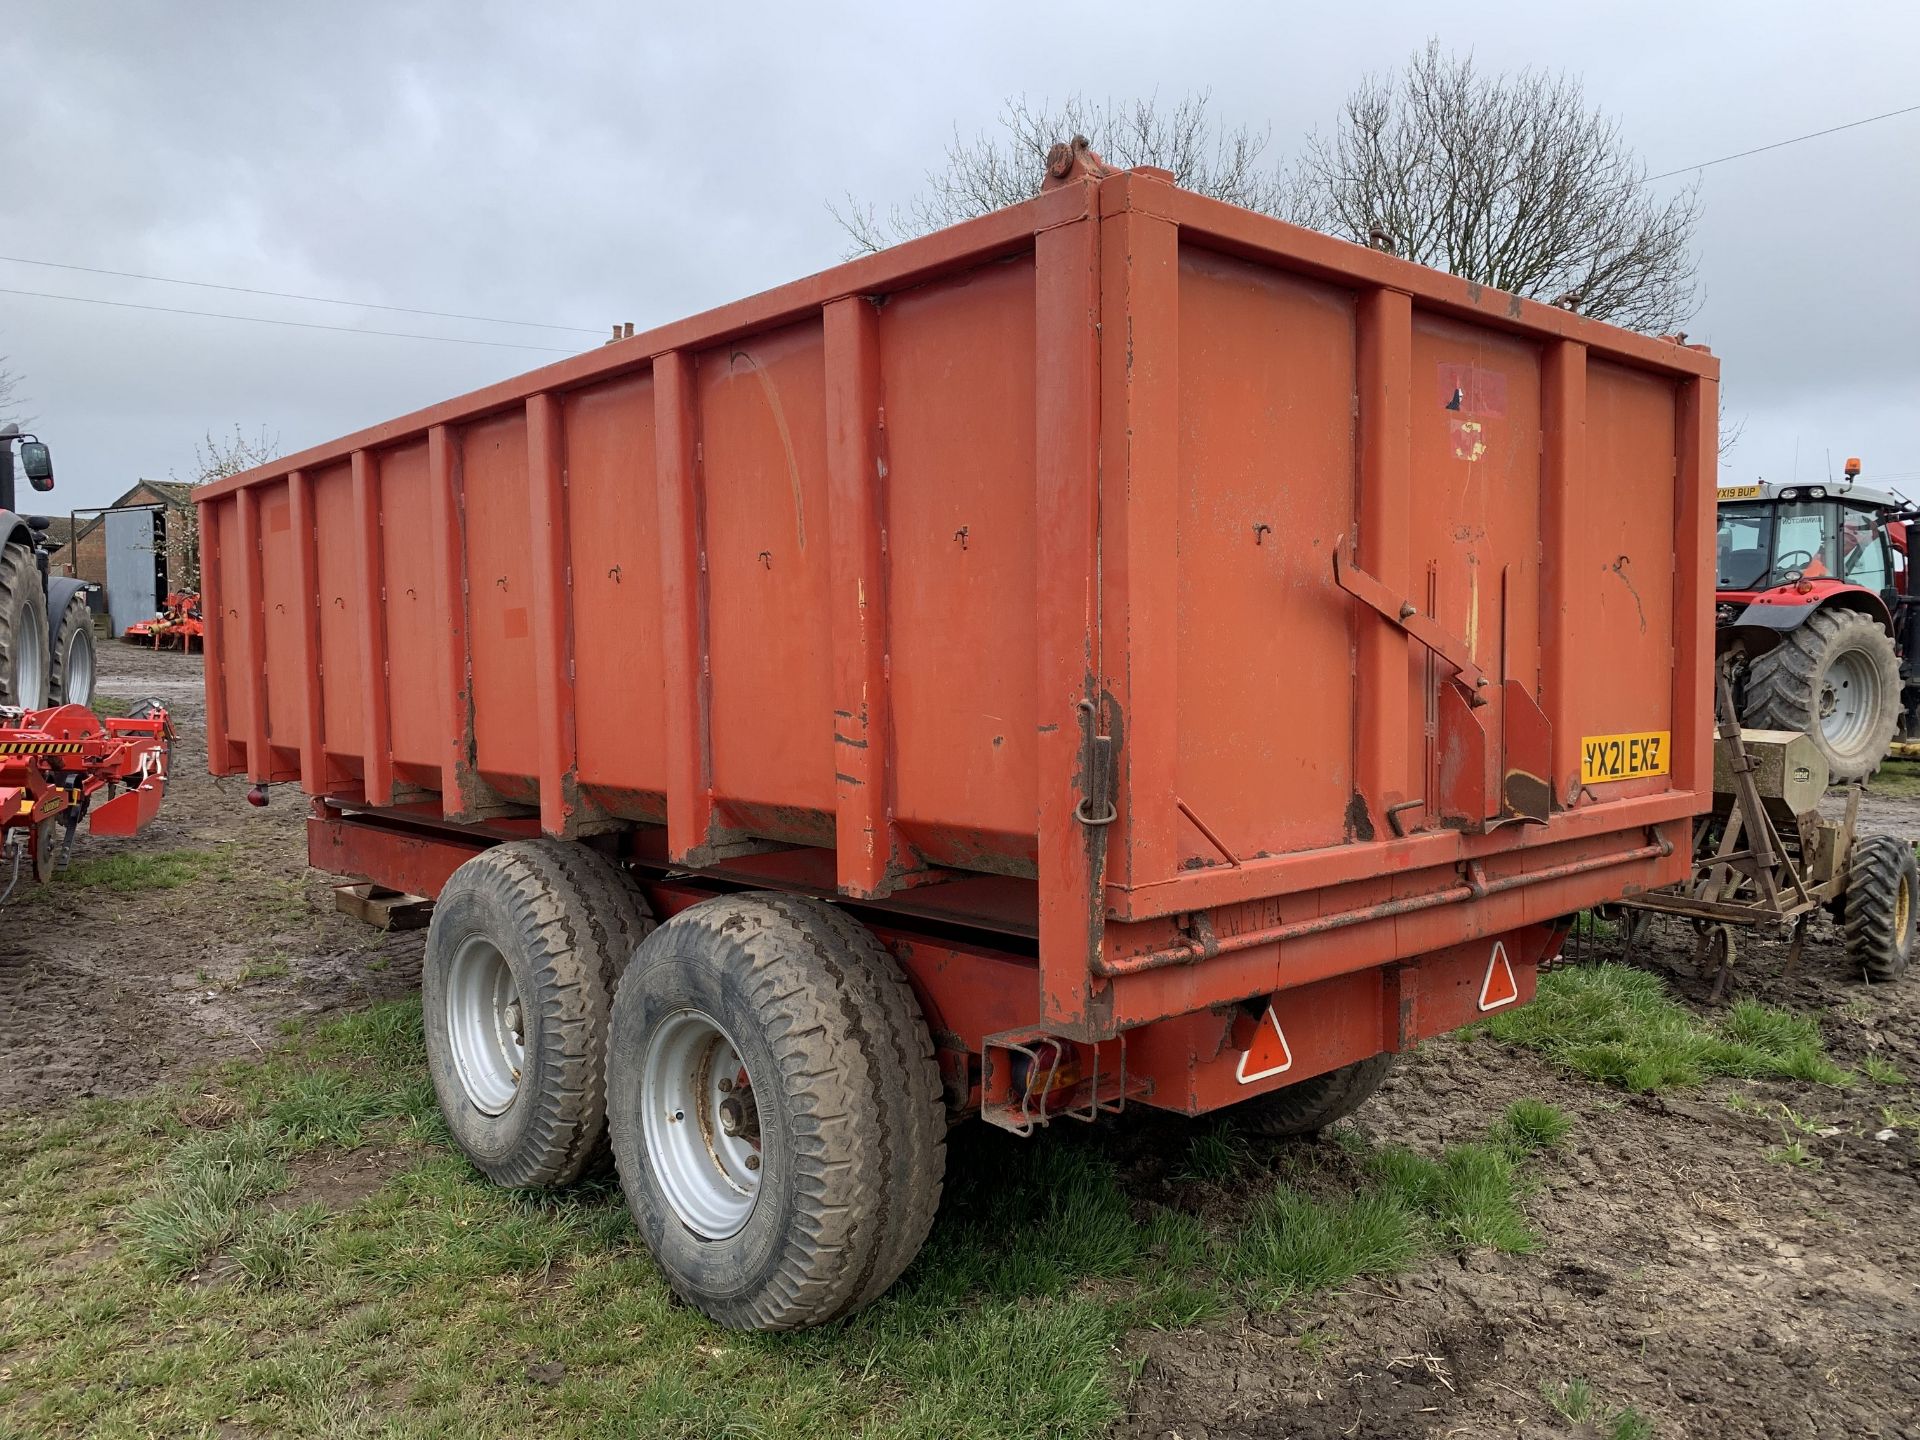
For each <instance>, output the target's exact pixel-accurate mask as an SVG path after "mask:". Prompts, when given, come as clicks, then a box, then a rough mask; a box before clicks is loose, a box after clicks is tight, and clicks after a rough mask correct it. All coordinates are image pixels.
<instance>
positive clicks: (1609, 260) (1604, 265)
mask: <svg viewBox="0 0 1920 1440" xmlns="http://www.w3.org/2000/svg"><path fill="white" fill-rule="evenodd" d="M1699 200H1700V197H1699V190H1698V188H1697V186H1695V187H1689V188H1687V189H1683V190H1681V191H1679V192H1678V193H1676V194H1674V195H1672V196H1671V197H1669V198H1667V199H1665V200H1662V199H1659V198H1657V197H1655V196H1654V195H1653V194H1652V193H1651V192H1650V191H1649V190H1648V189H1647V185H1646V166H1645V165H1644V164H1643V163H1642V162H1641V160H1640V159H1639V157H1638V156H1637V155H1635V153H1634V152H1633V150H1632V149H1631V148H1630V147H1629V146H1628V145H1627V143H1626V141H1625V140H1624V138H1623V137H1622V134H1621V129H1620V124H1619V122H1618V121H1617V120H1615V119H1612V118H1611V117H1609V116H1607V115H1605V114H1604V113H1602V112H1601V111H1599V110H1597V109H1594V108H1592V107H1591V106H1589V104H1588V103H1587V99H1586V95H1585V92H1584V90H1583V89H1582V87H1581V84H1580V82H1579V81H1578V80H1577V79H1575V78H1573V77H1571V76H1568V75H1565V74H1550V73H1548V72H1546V71H1541V70H1522V71H1520V72H1518V73H1517V74H1507V75H1487V74H1484V73H1482V72H1481V71H1479V70H1478V69H1476V68H1475V66H1474V62H1473V57H1472V56H1471V55H1466V56H1451V55H1448V54H1446V53H1445V52H1443V51H1442V50H1441V48H1440V45H1439V42H1438V41H1429V42H1428V44H1427V46H1426V48H1425V49H1424V50H1420V51H1416V52H1415V53H1414V55H1413V57H1412V58H1411V59H1410V60H1409V61H1408V63H1407V65H1406V68H1405V69H1404V70H1403V71H1400V72H1398V73H1395V74H1386V75H1370V76H1368V77H1366V78H1365V79H1364V80H1363V81H1362V82H1361V83H1360V85H1359V87H1358V88H1357V89H1355V90H1354V92H1353V93H1352V94H1351V95H1350V96H1348V98H1347V102H1346V105H1345V108H1344V109H1343V111H1342V113H1341V116H1340V118H1339V120H1338V121H1337V122H1336V124H1335V126H1334V129H1333V131H1332V132H1331V133H1330V134H1323V133H1320V132H1318V131H1316V132H1315V133H1314V134H1312V135H1310V136H1309V137H1308V138H1307V142H1306V148H1305V151H1304V153H1303V154H1302V155H1301V157H1300V159H1299V161H1298V162H1297V164H1296V165H1295V167H1294V169H1293V172H1292V173H1291V175H1290V176H1289V177H1288V179H1287V183H1286V186H1285V196H1284V200H1283V204H1282V207H1281V208H1282V210H1283V212H1284V213H1285V214H1287V215H1288V217H1289V218H1291V219H1295V220H1297V221H1299V222H1300V223H1302V224H1305V225H1311V226H1313V227H1314V228H1315V229H1319V230H1324V231H1326V232H1328V233H1330V234H1335V235H1342V236H1345V237H1346V238H1347V239H1350V240H1356V241H1358V242H1360V243H1361V244H1366V243H1368V241H1369V238H1370V237H1371V236H1372V235H1373V234H1374V233H1375V232H1376V231H1383V232H1385V234H1386V235H1387V236H1388V237H1390V238H1391V240H1392V242H1393V245H1394V249H1395V250H1396V251H1397V252H1398V253H1399V254H1401V255H1404V256H1406V257H1408V258H1409V259H1412V260H1416V261H1418V262H1419V263H1421V264H1423V265H1432V266H1436V267H1438V268H1439V269H1442V270H1448V271H1451V272H1452V273H1454V274H1456V275H1464V276H1466V277H1467V278H1469V279H1472V280H1477V281H1479V282H1480V283H1481V284H1484V285H1491V286H1493V287H1495V288H1497V289H1500V290H1506V291H1509V292H1511V293H1513V294H1516V295H1526V296H1530V297H1533V298H1536V299H1544V300H1557V301H1560V302H1562V303H1565V304H1568V305H1571V306H1572V307H1574V308H1576V309H1578V310H1579V311H1580V313H1581V314H1583V315H1590V316H1592V317H1594V318H1595V319H1599V320H1609V321H1611V322H1613V323H1614V324H1616V325H1626V326H1630V327H1632V328H1634V329H1637V330H1645V331H1649V332H1655V333H1660V332H1666V331H1671V330H1674V329H1677V328H1678V327H1679V325H1680V324H1681V322H1683V321H1684V320H1685V319H1686V318H1687V317H1688V316H1689V315H1691V314H1692V313H1693V311H1694V308H1695V303H1696V302H1695V290H1694V273H1695V258H1694V254H1693V236H1694V228H1695V225H1696V223H1697V222H1698V219H1699Z"/></svg>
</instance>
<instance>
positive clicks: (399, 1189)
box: [0, 1001, 1566, 1440]
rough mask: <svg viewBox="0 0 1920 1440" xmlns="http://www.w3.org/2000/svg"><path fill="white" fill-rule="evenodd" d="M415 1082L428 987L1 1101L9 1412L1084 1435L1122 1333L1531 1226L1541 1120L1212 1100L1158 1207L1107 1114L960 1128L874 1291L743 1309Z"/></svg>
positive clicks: (13, 1426) (389, 1431)
mask: <svg viewBox="0 0 1920 1440" xmlns="http://www.w3.org/2000/svg"><path fill="white" fill-rule="evenodd" d="M424 1076H425V1068H424V1057H423V1055H422V1051H421V1039H420V1012H419V1006H418V1003H417V1002H414V1001H406V1002H394V1003H391V1004H387V1005H382V1006H379V1007H376V1008H374V1009H372V1010H369V1011H366V1012H363V1013H361V1014H358V1015H354V1016H351V1017H348V1018H346V1019H344V1020H339V1021H334V1022H331V1023H328V1024H323V1025H319V1026H312V1027H304V1028H299V1029H297V1030H296V1032H295V1033H293V1034H292V1035H290V1036H289V1037H288V1041H287V1044H286V1046H285V1048H284V1049H282V1050H279V1051H276V1052H273V1053H271V1054H269V1055H268V1056H266V1057H264V1058H262V1059H257V1060H252V1061H248V1062H245V1063H235V1064H232V1065H229V1066H227V1067H226V1068H225V1069H224V1070H222V1071H221V1072H220V1073H219V1074H218V1075H217V1076H216V1077H215V1078H213V1079H212V1080H210V1081H208V1082H207V1083H205V1084H204V1085H201V1086H199V1087H197V1088H194V1089H191V1090H183V1091H178V1092H171V1093H169V1094H166V1095H162V1096H157V1097H151V1098H147V1099H141V1100H135V1101H131V1102H129V1101H116V1102H112V1103H107V1102H98V1103H93V1102H89V1103H86V1104H83V1105H81V1106H79V1107H77V1108H75V1109H73V1110H72V1111H70V1112H67V1113H65V1114H62V1115H57V1116H52V1117H43V1118H35V1119H14V1120H0V1372H3V1373H4V1374H5V1375H6V1377H7V1383H6V1384H5V1385H4V1386H0V1433H13V1432H14V1431H16V1430H20V1431H26V1432H28V1433H36V1434H48V1435H66V1434H81V1433H87V1434H102V1435H136V1434H168V1435H175V1434H179V1435H194V1434H203V1433H212V1432H214V1431H216V1430H220V1431H223V1432H224V1431H234V1432H236V1433H237V1432H238V1431H239V1430H240V1429H241V1428H243V1427H244V1428H245V1429H246V1430H248V1431H250V1432H252V1433H259V1434H276V1435H278V1434H286V1435H326V1436H355V1435H374V1434H379V1435H393V1436H414V1435H419V1436H426V1435H441V1434H530V1433H536V1432H537V1433H541V1434H546V1435H552V1436H556V1437H571V1436H586V1435H601V1434H629V1433H631V1434H644V1435H649V1436H653V1435H661V1436H686V1437H696V1436H697V1437H707V1436H719V1435H729V1434H731V1435H743V1436H745V1435H751V1436H756V1437H804V1440H814V1437H818V1436H820V1435H836V1436H838V1435H848V1436H859V1437H863V1440H880V1437H928V1440H933V1437H939V1440H946V1437H957V1440H987V1437H1001V1436H1015V1435H1048V1436H1062V1437H1074V1436H1093V1435H1099V1434H1103V1433H1105V1431H1106V1430H1107V1429H1108V1428H1109V1427H1110V1426H1111V1425H1112V1424H1113V1423H1114V1421H1115V1420H1116V1419H1118V1418H1119V1417H1120V1415H1121V1413H1122V1410H1123V1403H1122V1402H1123V1394H1124V1386H1125V1383H1126V1366H1125V1363H1124V1360H1123V1358H1122V1357H1124V1356H1126V1355H1127V1354H1128V1353H1129V1351H1130V1350H1136V1351H1137V1346H1134V1345H1130V1342H1129V1339H1128V1337H1129V1336H1130V1335H1132V1334H1134V1333H1135V1332H1137V1331H1139V1330H1141V1329H1150V1328H1157V1329H1178V1328H1181V1327H1186V1326H1191V1325H1194V1324H1198V1323H1203V1322H1205V1321H1208V1320H1210V1319H1213V1318H1215V1317H1218V1316H1220V1315H1222V1314H1226V1313H1233V1312H1236V1311H1239V1312H1244V1310H1245V1309H1246V1308H1249V1307H1252V1308H1256V1309H1268V1310H1271V1309H1274V1308H1276V1307H1284V1306H1289V1305H1292V1304H1295V1303H1296V1302H1298V1301H1300V1300H1301V1299H1302V1298H1304V1297H1306V1296H1309V1295H1312V1294H1313V1293H1314V1292H1316V1291H1322V1290H1325V1289H1327V1288H1329V1287H1338V1286H1340V1285H1343V1284H1346V1283H1348V1282H1351V1281H1354V1280H1356V1279H1360V1278H1362V1277H1366V1276H1373V1275H1380V1274H1385V1273H1389V1272H1391V1271H1394V1270H1399V1269H1404V1268H1406V1267H1408V1266H1411V1265H1415V1264H1419V1263H1421V1262H1422V1261H1423V1260H1426V1259H1428V1258H1429V1257H1433V1256H1438V1255H1449V1254H1459V1253H1462V1252H1465V1251H1467V1250H1472V1249H1477V1248H1483V1247H1491V1248H1494V1249H1499V1250H1507V1251H1524V1250H1526V1249H1528V1248H1531V1246H1532V1245H1533V1243H1534V1239H1533V1236H1532V1234H1531V1233H1530V1232H1529V1231H1528V1229H1527V1227H1526V1224H1525V1220H1524V1216H1523V1214H1522V1210H1521V1202H1522V1199H1523V1197H1524V1195H1525V1193H1526V1190H1527V1188H1528V1183H1529V1182H1528V1181H1527V1179H1526V1164H1527V1157H1528V1156H1530V1155H1532V1154H1535V1153H1537V1152H1538V1151H1539V1150H1540V1149H1543V1148H1546V1147H1548V1146H1550V1145H1552V1144H1556V1143H1559V1141H1560V1140H1561V1139H1563V1138H1564V1136H1565V1134H1566V1125H1565V1117H1564V1116H1560V1115H1559V1114H1558V1112H1556V1111H1553V1110H1552V1109H1551V1107H1547V1106H1540V1105H1534V1104H1526V1103H1522V1104H1518V1105H1515V1106H1514V1107H1513V1108H1512V1109H1511V1110H1510V1111H1509V1112H1508V1113H1507V1115H1506V1116H1505V1118H1504V1119H1503V1120H1502V1121H1501V1122H1500V1123H1499V1124H1498V1125H1497V1126H1496V1127H1495V1128H1494V1130H1493V1132H1492V1133H1491V1134H1489V1135H1488V1137H1487V1138H1486V1139H1485V1140H1483V1141H1477V1142H1474V1143H1471V1144H1466V1145H1457V1146H1454V1147H1451V1148H1449V1149H1447V1150H1446V1151H1444V1152H1442V1153H1440V1154H1438V1155H1435V1156H1424V1155H1419V1154H1415V1153H1414V1152H1412V1151H1409V1150H1406V1149H1403V1148H1401V1147H1397V1146H1393V1147H1374V1146H1372V1145H1370V1144H1368V1143H1367V1142H1366V1140H1365V1137H1364V1136H1363V1135H1361V1134H1360V1133H1359V1132H1358V1131H1353V1130H1347V1131H1344V1132H1341V1133H1340V1134H1338V1135H1337V1136H1336V1139H1337V1142H1338V1143H1328V1144H1321V1145H1306V1146H1295V1147H1282V1148H1281V1149H1280V1150H1279V1151H1277V1152H1270V1151H1267V1150H1265V1149H1264V1148H1263V1149H1261V1150H1259V1151H1256V1149H1255V1148H1254V1147H1253V1146H1251V1145H1250V1144H1249V1143H1248V1142H1247V1140H1246V1139H1245V1138H1244V1137H1243V1136H1241V1135H1240V1134H1239V1133H1238V1132H1237V1131H1236V1130H1235V1129H1234V1128H1233V1127H1232V1126H1231V1125H1227V1124H1219V1125H1215V1126H1213V1127H1210V1128H1209V1129H1207V1130H1204V1131H1202V1132H1201V1133H1200V1134H1199V1135H1197V1136H1196V1137H1195V1140H1194V1143H1193V1150H1192V1154H1191V1155H1190V1156H1189V1157H1188V1159H1187V1167H1186V1168H1187V1172H1188V1173H1189V1174H1191V1175H1192V1176H1194V1177H1195V1178H1189V1179H1182V1178H1180V1176H1179V1175H1178V1174H1173V1175H1171V1176H1170V1178H1169V1181H1168V1183H1169V1184H1170V1185H1171V1187H1172V1188H1173V1191H1174V1194H1173V1197H1172V1198H1173V1199H1174V1200H1175V1202H1176V1203H1173V1204H1159V1203H1151V1202H1148V1201H1146V1200H1143V1199H1141V1198H1140V1197H1139V1196H1138V1195H1137V1194H1131V1193H1129V1191H1128V1189H1127V1188H1126V1186H1125V1185H1124V1184H1123V1181H1122V1176H1121V1173H1120V1171H1119V1169H1118V1162H1117V1160H1116V1158H1115V1156H1114V1154H1113V1153H1112V1152H1113V1150H1114V1149H1115V1148H1116V1147H1114V1146H1113V1144H1112V1143H1111V1140H1110V1139H1109V1138H1107V1137H1103V1136H1102V1135H1100V1134H1087V1133H1082V1132H1078V1131H1073V1132H1068V1133H1063V1134H1052V1135H1049V1136H1047V1137H1046V1138H1045V1139H1044V1140H1042V1141H1040V1142H1038V1143H1035V1142H1020V1141H1016V1140H1014V1139H1012V1138H1011V1137H1008V1136H1005V1135H1003V1134H1001V1133H999V1132H996V1131H991V1130H989V1129H987V1128H985V1127H981V1126H971V1127H966V1128H964V1129H962V1130H960V1131H956V1132H955V1134H954V1136H953V1137H952V1150H951V1156H950V1163H949V1167H948V1189H947V1193H946V1197H945V1200H944V1202H943V1206H942V1211H941V1218H940V1220H939V1222H938V1224H937V1225H936V1226H935V1229H934V1233H933V1235H932V1237H931V1238H930V1240H929V1241H928V1243H927V1246H926V1248H925V1250H924V1251H923V1253H922V1255H921V1257H920V1259H919V1260H918V1261H917V1262H916V1263H915V1265H914V1266H913V1267H912V1269H910V1270H909V1271H908V1273H907V1275H906V1276H905V1277H904V1278H903V1279H902V1281H901V1282H900V1283H899V1284H898V1285H896V1286H895V1287H894V1289H893V1290H892V1291H891V1292H890V1293H889V1294H888V1295H887V1296H885V1297H884V1298H883V1299H882V1300H881V1301H879V1302H878V1303H877V1304H875V1305H873V1306H871V1307H869V1308H868V1309H866V1310H864V1311H862V1312H860V1313H859V1314H857V1315H855V1316H853V1317H851V1318H849V1319H848V1320H846V1321H843V1322H841V1323H839V1324H837V1325H833V1326H828V1327H825V1328H824V1329H821V1330H817V1331H810V1332H805V1333H800V1334H793V1335H736V1334H731V1333H727V1332H723V1331H720V1330H717V1329H715V1328H714V1327H713V1326H711V1325H710V1324H708V1323H707V1322H706V1321H705V1320H704V1319H702V1318H701V1317H700V1316H699V1315H697V1314H696V1313H695V1312H693V1311H691V1310H689V1309H688V1308H686V1307H685V1306H684V1305H682V1304H680V1303H679V1302H678V1301H677V1300H676V1299H675V1298H674V1297H673V1296H672V1295H671V1294H670V1292H669V1291H668V1290H667V1288H666V1286H665V1285H664V1284H663V1282H662V1281H661V1280H660V1278H659V1274H658V1272H657V1270H656V1269H655V1268H654V1266H653V1264H652V1262H651V1260H650V1258H649V1257H648V1256H647V1254H646V1251H645V1248H644V1246H643V1245H642V1244H641V1243H640V1241H639V1238H638V1236H637V1235H636V1234H635V1233H634V1231H633V1228H632V1225H631V1223H630V1222H629V1220H628V1217H627V1211H626V1207H625V1205H624V1203H623V1202H622V1199H621V1197H620V1194H619V1191H618V1188H617V1186H616V1185H614V1184H613V1183H612V1182H611V1181H609V1180H600V1181H595V1182H590V1183H587V1184H584V1185H581V1186H577V1187H575V1188H574V1189H572V1190H570V1191H567V1192H565V1193H562V1194H558V1195H528V1194H522V1193H516V1192H511V1191H504V1190H499V1189H496V1188H494V1187H492V1186H489V1185H487V1184H486V1183H484V1182H483V1181H482V1180H480V1179H479V1178H478V1177H477V1176H476V1175H475V1174H474V1172H473V1171H472V1170H471V1169H470V1168H469V1167H468V1166H467V1165H466V1163H465V1162H464V1161H463V1160H462V1159H461V1158H460V1156H459V1155H458V1154H457V1153H455V1152H454V1151H453V1150H452V1149H451V1147H450V1145H449V1144H448V1142H447V1138H446V1135H445V1131H444V1129H443V1127H442V1125H441V1122H440V1119H439V1115H438V1111H437V1109H436V1107H435V1104H434V1097H433V1093H432V1089H431V1086H430V1085H429V1084H428V1083H427V1082H426V1080H425V1078H424ZM354 1152H360V1153H358V1154H357V1155H356V1154H355V1153H354ZM376 1162H377V1163H376ZM368 1165H375V1166H376V1169H375V1171H374V1173H373V1179H372V1180H371V1181H369V1182H367V1183H366V1184H364V1185H362V1186H361V1187H360V1189H359V1190H356V1191H354V1192H353V1193H352V1194H351V1195H348V1196H346V1197H345V1198H343V1199H337V1200H336V1202H335V1203H334V1204H332V1205H329V1204H321V1203H302V1202H310V1201H313V1200H315V1198H316V1197H322V1196H324V1195H325V1194H327V1193H328V1192H327V1191H326V1189H325V1187H324V1186H323V1185H321V1184H320V1183H319V1181H318V1180H316V1178H315V1177H316V1176H317V1177H320V1178H321V1179H325V1178H326V1177H332V1176H339V1175H346V1174H349V1173H361V1172H364V1170H365V1167H367V1166H368ZM1167 1168H1168V1170H1169V1171H1177V1170H1178V1169H1179V1167H1178V1165H1177V1164H1176V1165H1170V1166H1168V1167H1167ZM1223 1182H1226V1183H1229V1184H1230V1187H1231V1189H1232V1191H1233V1192H1234V1193H1236V1194H1238V1195H1244V1196H1251V1197H1252V1198H1251V1199H1250V1200H1248V1201H1246V1202H1245V1203H1246V1205H1247V1213H1246V1214H1245V1215H1244V1217H1242V1218H1240V1219H1238V1220H1236V1221H1235V1222H1234V1223H1233V1224H1232V1225H1230V1226H1222V1227H1220V1228H1211V1227H1209V1226H1208V1225H1207V1224H1206V1223H1203V1222H1202V1221H1201V1220H1200V1219H1198V1218H1196V1217H1195V1215H1194V1214H1192V1213H1190V1208H1198V1207H1190V1206H1189V1205H1183V1204H1180V1203H1177V1202H1178V1197H1179V1192H1180V1187H1182V1186H1196V1185H1198V1186H1217V1185H1219V1184H1220V1183H1223ZM1316 1333H1317V1332H1316ZM1325 1343H1327V1342H1325V1341H1324V1340H1322V1341H1307V1340H1303V1341H1302V1344H1303V1347H1306V1346H1309V1345H1313V1344H1320V1345H1323V1346H1324V1344H1325Z"/></svg>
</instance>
